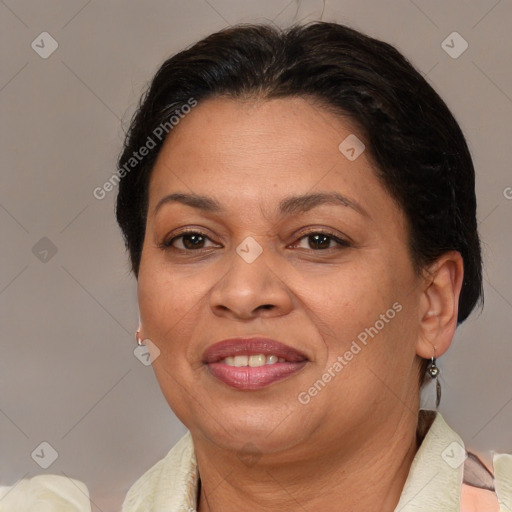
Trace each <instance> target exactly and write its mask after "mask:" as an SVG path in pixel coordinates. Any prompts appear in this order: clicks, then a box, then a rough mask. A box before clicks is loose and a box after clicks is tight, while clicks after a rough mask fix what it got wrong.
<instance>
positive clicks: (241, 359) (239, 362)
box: [233, 356, 249, 366]
mask: <svg viewBox="0 0 512 512" xmlns="http://www.w3.org/2000/svg"><path fill="white" fill-rule="evenodd" d="M248 363H249V357H248V356H235V357H234V361H233V366H247V364H248Z"/></svg>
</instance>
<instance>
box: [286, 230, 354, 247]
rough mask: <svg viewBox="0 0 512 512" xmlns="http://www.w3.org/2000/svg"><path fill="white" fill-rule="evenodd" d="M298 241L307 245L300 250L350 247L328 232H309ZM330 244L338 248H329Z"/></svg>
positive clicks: (347, 243)
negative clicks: (302, 241) (336, 245)
mask: <svg viewBox="0 0 512 512" xmlns="http://www.w3.org/2000/svg"><path fill="white" fill-rule="evenodd" d="M298 240H304V241H305V244H306V245H307V246H306V247H304V246H302V247H301V248H302V249H312V250H314V251H317V250H326V249H340V248H342V247H350V243H349V242H347V241H346V240H343V239H342V238H340V237H339V236H336V235H335V234H334V233H330V232H329V231H309V232H308V233H305V234H303V235H302V236H301V237H300V238H299V239H298ZM331 242H334V243H335V244H338V247H331V245H330V244H331ZM296 244H297V242H295V244H294V246H296Z"/></svg>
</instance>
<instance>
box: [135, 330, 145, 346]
mask: <svg viewBox="0 0 512 512" xmlns="http://www.w3.org/2000/svg"><path fill="white" fill-rule="evenodd" d="M139 334H140V331H139V330H138V331H137V332H136V333H135V339H136V340H137V345H139V347H141V346H142V345H144V343H143V342H142V340H141V339H140V338H139Z"/></svg>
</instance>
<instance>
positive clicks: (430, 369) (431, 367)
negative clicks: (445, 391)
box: [427, 347, 441, 409]
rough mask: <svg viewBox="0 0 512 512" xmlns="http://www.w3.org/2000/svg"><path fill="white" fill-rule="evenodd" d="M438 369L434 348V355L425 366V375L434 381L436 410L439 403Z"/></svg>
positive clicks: (439, 384)
mask: <svg viewBox="0 0 512 512" xmlns="http://www.w3.org/2000/svg"><path fill="white" fill-rule="evenodd" d="M439 372H440V370H439V368H438V366H437V365H436V347H434V355H433V356H432V358H431V359H430V363H429V364H428V366H427V373H428V374H429V375H430V377H431V378H432V379H436V409H437V408H438V407H439V404H440V403H441V383H440V382H439Z"/></svg>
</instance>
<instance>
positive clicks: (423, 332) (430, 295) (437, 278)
mask: <svg viewBox="0 0 512 512" xmlns="http://www.w3.org/2000/svg"><path fill="white" fill-rule="evenodd" d="M463 277H464V263H463V260H462V256H461V255H460V253H459V252H458V251H450V252H447V253H445V254H443V255H442V256H441V257H440V258H439V259H438V260H436V261H435V262H434V263H433V264H432V265H431V266H430V267H429V268H428V269H426V270H425V281H424V289H423V292H422V294H421V297H420V305H419V315H420V318H419V320H420V331H419V337H418V341H417V344H416V353H417V354H418V355H419V356H420V357H423V358H424V359H430V358H431V357H432V356H433V355H434V347H435V348H436V357H439V356H440V355H442V354H444V353H445V352H446V351H447V350H448V348H449V347H450V344H451V342H452V339H453V336H454V334H455V329H456V327H457V315H458V312H459V295H460V290H461V288H462V279H463Z"/></svg>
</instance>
